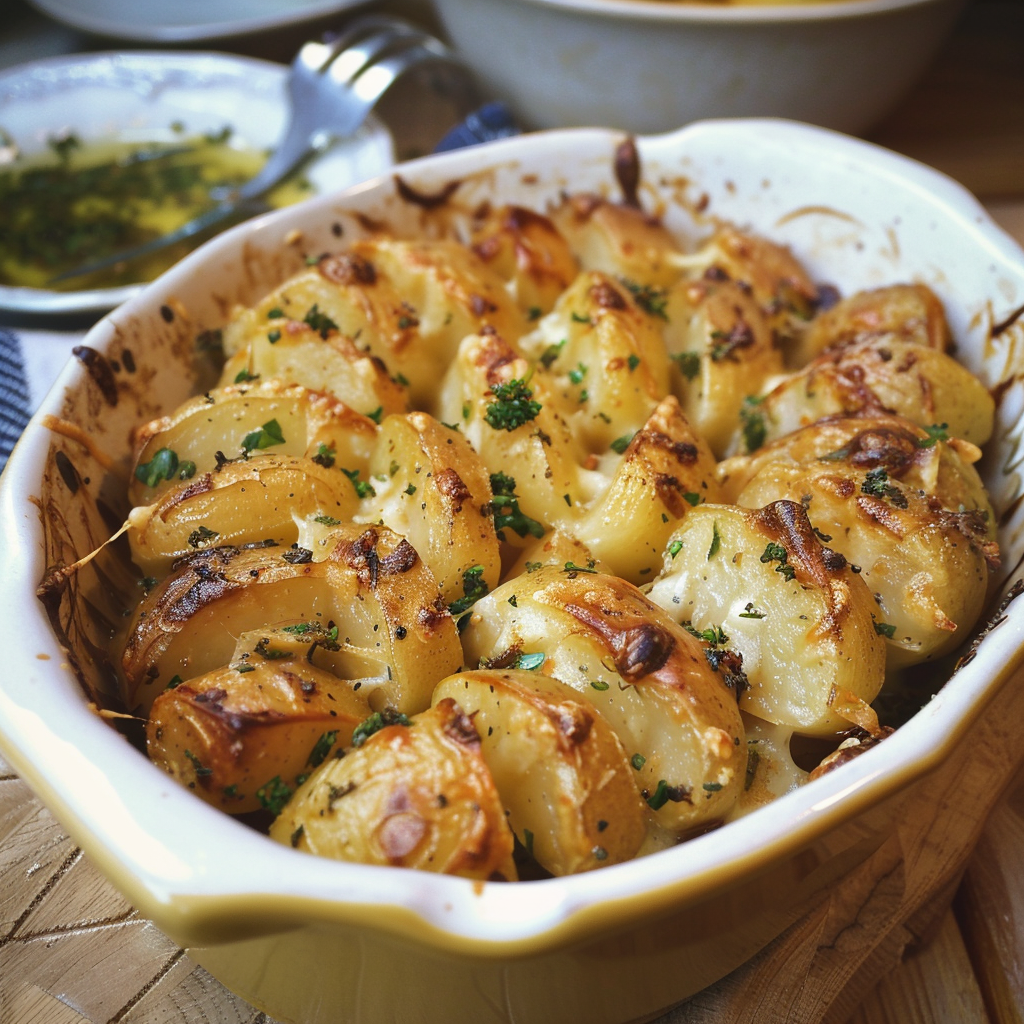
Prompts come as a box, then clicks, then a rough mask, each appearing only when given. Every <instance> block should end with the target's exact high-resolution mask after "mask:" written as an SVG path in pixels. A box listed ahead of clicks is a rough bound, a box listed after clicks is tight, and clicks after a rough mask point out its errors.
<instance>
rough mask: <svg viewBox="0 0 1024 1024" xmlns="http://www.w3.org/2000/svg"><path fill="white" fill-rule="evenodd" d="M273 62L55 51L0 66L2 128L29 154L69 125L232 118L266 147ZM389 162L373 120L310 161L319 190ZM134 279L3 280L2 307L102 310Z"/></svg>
mask: <svg viewBox="0 0 1024 1024" xmlns="http://www.w3.org/2000/svg"><path fill="white" fill-rule="evenodd" d="M287 74H288V69H287V68H286V67H283V66H282V65H280V64H272V63H270V62H268V61H261V60H253V59H251V58H245V57H234V56H228V55H227V54H219V53H145V52H139V53H101V54H92V55H87V56H81V55H79V56H72V57H57V58H53V59H51V60H42V61H35V62H33V63H31V64H23V65H21V66H20V67H16V68H12V69H10V70H9V71H4V72H0V128H2V129H3V130H4V131H5V132H6V133H7V134H8V135H9V136H10V137H11V138H13V139H14V140H15V142H16V143H17V145H18V147H19V148H20V149H21V150H22V152H24V153H26V154H31V153H37V152H40V151H44V150H45V149H46V148H47V139H48V138H49V137H51V136H54V135H57V134H59V133H62V132H65V131H74V132H75V133H76V134H77V135H78V136H79V138H81V139H82V140H83V141H86V142H87V141H91V140H95V139H100V138H104V137H106V138H109V137H112V136H113V137H117V138H121V139H130V138H131V137H132V135H133V134H137V135H138V136H139V137H140V138H146V139H151V138H153V137H154V131H167V132H168V133H169V132H170V125H171V124H172V123H173V122H176V121H180V122H182V123H183V124H184V125H185V129H186V132H187V133H188V134H201V133H205V132H211V131H213V132H215V131H219V130H220V129H221V128H223V127H224V126H225V125H230V126H231V128H232V130H233V136H232V137H233V138H234V139H236V140H238V142H239V143H241V144H244V145H247V146H251V147H253V148H256V149H266V148H269V147H271V146H273V145H274V144H275V143H276V142H277V140H278V138H279V136H280V135H281V134H282V132H283V130H284V125H285V119H286V116H287V103H286V94H285V81H286V78H287ZM393 162H394V150H393V146H392V141H391V136H390V134H389V133H388V131H387V129H386V128H385V127H384V126H383V125H382V124H381V123H380V122H379V121H377V120H374V119H372V118H371V120H369V121H368V122H367V123H366V124H365V125H364V126H363V128H361V129H360V130H359V132H357V133H356V135H354V136H353V137H352V138H351V139H348V140H346V141H345V142H343V143H339V144H337V145H336V146H333V147H332V148H331V149H329V150H328V151H326V152H325V153H323V154H322V155H321V156H319V157H317V158H316V159H315V160H314V161H313V162H312V163H311V164H310V165H309V167H308V168H307V170H306V172H305V173H306V177H307V178H308V179H309V181H310V183H311V184H312V186H313V188H314V190H315V191H316V192H318V193H323V192H329V191H333V190H334V189H339V188H344V187H346V186H348V185H352V184H354V183H356V182H358V181H362V180H363V179H365V178H370V177H373V176H375V175H377V174H380V173H381V172H382V171H383V170H385V169H386V168H387V167H389V166H390V165H391V164H392V163H393ZM141 287H142V286H141V285H126V286H122V287H118V288H102V289H95V290H91V291H79V292H55V291H47V290H45V289H41V288H20V287H18V288H16V287H6V286H3V285H0V310H3V311H7V312H17V313H54V314H55V313H81V312H104V311H106V310H108V309H112V308H113V307H114V306H117V305H119V304H120V303H121V302H123V301H125V300H126V299H128V298H130V297H131V296H132V295H134V294H136V292H138V291H139V289H140V288H141Z"/></svg>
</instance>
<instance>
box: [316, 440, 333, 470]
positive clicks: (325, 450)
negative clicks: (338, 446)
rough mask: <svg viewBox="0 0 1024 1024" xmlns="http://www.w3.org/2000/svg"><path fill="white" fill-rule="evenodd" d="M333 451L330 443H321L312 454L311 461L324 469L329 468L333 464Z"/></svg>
mask: <svg viewBox="0 0 1024 1024" xmlns="http://www.w3.org/2000/svg"><path fill="white" fill-rule="evenodd" d="M334 455H335V451H334V448H333V447H332V446H331V445H327V444H323V443H321V444H320V445H319V447H318V448H317V450H316V455H314V456H313V461H314V462H315V463H316V464H317V465H318V466H323V467H324V469H330V468H331V466H333V465H334Z"/></svg>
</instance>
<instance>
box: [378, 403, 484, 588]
mask: <svg viewBox="0 0 1024 1024" xmlns="http://www.w3.org/2000/svg"><path fill="white" fill-rule="evenodd" d="M370 474H371V476H372V478H373V479H372V485H373V489H374V492H375V493H374V496H373V498H371V499H370V500H369V501H368V504H369V505H370V506H371V507H372V509H373V512H374V516H373V518H374V519H375V520H376V519H378V518H379V520H380V521H382V522H383V523H384V524H385V525H386V526H388V527H390V528H391V529H392V530H394V531H395V532H396V533H398V534H400V535H401V536H403V537H405V538H406V539H407V540H408V541H409V543H410V544H412V546H413V547H414V548H415V549H416V551H417V553H418V554H419V555H420V557H421V558H422V559H423V560H424V561H425V562H426V563H427V565H428V566H429V568H430V571H431V572H432V573H433V575H434V578H435V579H436V580H437V585H438V587H439V588H440V590H441V594H442V596H443V597H444V600H445V602H446V603H447V604H451V603H452V602H453V601H457V600H458V599H460V598H462V597H463V596H464V583H463V580H464V575H465V573H466V570H468V569H470V568H473V567H475V566H480V567H481V568H482V572H481V573H480V574H478V575H479V577H480V578H481V579H482V580H483V581H484V582H485V583H486V584H487V587H488V589H490V588H491V587H494V586H496V585H497V583H498V577H499V576H500V575H501V556H500V554H499V551H498V538H497V536H496V535H495V527H494V518H493V516H492V513H491V504H490V502H491V485H490V479H489V475H488V472H487V467H486V466H485V465H484V463H483V461H482V460H481V458H480V456H479V455H477V453H476V452H475V451H474V450H473V448H472V447H471V446H470V444H469V442H468V441H467V440H466V439H465V438H464V437H463V436H462V435H461V434H460V433H459V432H458V431H455V430H452V429H451V428H450V427H445V426H443V425H442V424H440V423H438V422H437V420H435V419H434V418H433V417H431V416H428V415H427V414H426V413H418V412H414V413H409V414H408V415H406V416H389V417H388V418H387V419H386V420H385V421H384V422H383V423H382V424H381V430H380V437H379V439H378V442H377V446H376V448H375V449H374V452H373V456H372V458H371V459H370Z"/></svg>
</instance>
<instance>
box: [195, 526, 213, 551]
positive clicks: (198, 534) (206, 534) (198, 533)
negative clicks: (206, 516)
mask: <svg viewBox="0 0 1024 1024" xmlns="http://www.w3.org/2000/svg"><path fill="white" fill-rule="evenodd" d="M219 536H220V534H219V533H217V531H216V530H210V529H207V528H206V527H205V526H200V527H199V528H198V529H195V530H193V531H192V532H191V533H190V534H189V535H188V546H189V547H190V548H197V547H199V545H200V544H205V543H206V542H207V541H211V540H213V539H214V537H219Z"/></svg>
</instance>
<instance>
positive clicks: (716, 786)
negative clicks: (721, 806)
mask: <svg viewBox="0 0 1024 1024" xmlns="http://www.w3.org/2000/svg"><path fill="white" fill-rule="evenodd" d="M702 788H703V789H704V792H705V793H717V792H718V791H719V790H720V789H721V788H722V784H721V783H720V782H705V783H704V785H703V787H702Z"/></svg>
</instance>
